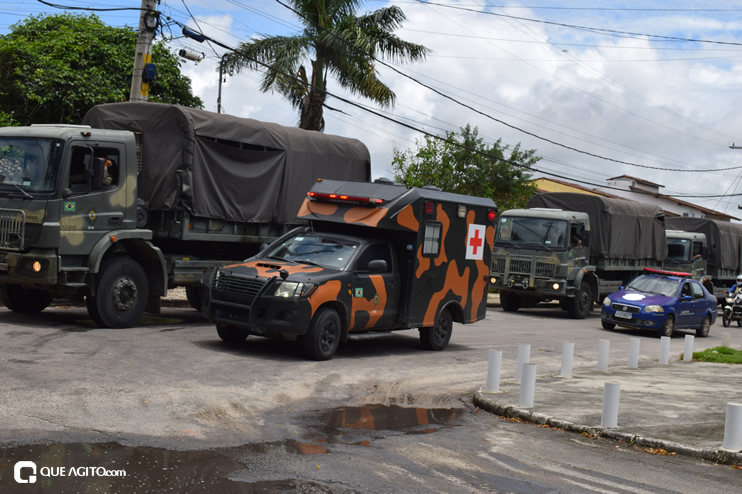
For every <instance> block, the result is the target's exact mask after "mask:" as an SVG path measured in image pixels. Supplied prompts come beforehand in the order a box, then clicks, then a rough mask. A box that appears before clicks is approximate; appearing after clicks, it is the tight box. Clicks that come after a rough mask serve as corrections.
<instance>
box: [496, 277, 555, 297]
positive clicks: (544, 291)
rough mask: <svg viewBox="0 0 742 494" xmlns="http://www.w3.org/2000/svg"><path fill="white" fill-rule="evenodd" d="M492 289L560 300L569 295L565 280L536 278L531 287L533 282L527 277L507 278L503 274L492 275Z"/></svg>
mask: <svg viewBox="0 0 742 494" xmlns="http://www.w3.org/2000/svg"><path fill="white" fill-rule="evenodd" d="M490 287H491V288H494V289H496V290H500V291H506V292H512V293H518V294H520V295H524V296H538V297H544V298H558V297H566V296H568V295H569V293H568V287H567V282H566V280H563V279H553V278H536V279H535V280H533V286H531V281H530V279H529V278H528V277H527V276H510V277H505V276H503V275H502V274H496V273H492V274H491V275H490Z"/></svg>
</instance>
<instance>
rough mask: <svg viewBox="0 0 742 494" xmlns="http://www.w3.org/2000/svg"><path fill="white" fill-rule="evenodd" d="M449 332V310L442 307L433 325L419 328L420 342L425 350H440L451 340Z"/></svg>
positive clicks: (450, 321)
mask: <svg viewBox="0 0 742 494" xmlns="http://www.w3.org/2000/svg"><path fill="white" fill-rule="evenodd" d="M516 296H517V295H516ZM519 298H520V297H519ZM451 333H453V319H452V318H451V312H450V311H449V310H448V309H443V310H442V311H441V312H440V314H438V318H437V319H436V320H435V326H430V327H425V328H420V343H421V344H422V347H423V348H424V349H425V350H432V351H435V352H440V351H441V350H443V349H444V348H446V346H447V345H448V342H449V341H451Z"/></svg>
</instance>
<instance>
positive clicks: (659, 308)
mask: <svg viewBox="0 0 742 494" xmlns="http://www.w3.org/2000/svg"><path fill="white" fill-rule="evenodd" d="M644 312H648V313H653V312H665V308H664V307H662V306H661V305H648V306H646V307H644Z"/></svg>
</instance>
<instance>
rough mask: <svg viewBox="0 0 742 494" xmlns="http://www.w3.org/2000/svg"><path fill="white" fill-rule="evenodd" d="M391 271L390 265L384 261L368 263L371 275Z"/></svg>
mask: <svg viewBox="0 0 742 494" xmlns="http://www.w3.org/2000/svg"><path fill="white" fill-rule="evenodd" d="M388 269H389V265H388V264H387V262H386V261H385V260H384V259H374V260H373V261H371V262H369V263H368V272H369V273H385V272H386V271H387V270H388Z"/></svg>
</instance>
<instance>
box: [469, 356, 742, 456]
mask: <svg viewBox="0 0 742 494" xmlns="http://www.w3.org/2000/svg"><path fill="white" fill-rule="evenodd" d="M606 382H617V383H619V384H620V395H619V407H618V427H616V428H610V429H609V428H603V427H601V426H600V424H601V418H602V410H603V393H604V388H605V383H606ZM519 400H520V384H518V383H516V382H514V381H511V382H501V383H500V391H499V392H497V393H487V392H485V391H483V390H480V391H478V392H477V393H475V396H474V404H475V405H477V406H478V407H480V408H482V409H484V410H487V411H490V412H492V413H495V414H497V415H501V416H504V417H514V418H519V419H521V420H524V421H529V422H534V423H538V424H546V425H548V426H551V427H555V428H559V429H565V430H568V431H572V432H577V433H586V434H590V435H594V436H599V437H607V438H611V439H615V440H621V441H624V442H627V443H629V444H636V445H637V446H640V447H645V448H654V449H660V448H661V449H664V450H666V451H668V452H675V453H678V454H686V455H691V456H695V457H699V458H703V459H705V460H708V461H714V462H717V463H725V464H732V465H742V454H741V453H740V452H739V451H737V452H732V451H726V450H723V449H722V447H721V446H722V444H723V442H724V429H725V419H726V407H727V403H742V366H740V365H730V364H714V363H706V362H683V361H677V360H676V361H671V362H670V364H668V365H660V364H658V363H646V362H643V363H640V365H639V368H638V369H631V368H628V367H625V368H620V367H617V368H609V369H608V372H599V371H597V370H590V369H578V370H575V371H574V372H573V376H572V377H560V376H553V375H550V376H537V378H536V385H535V392H534V400H533V404H534V406H533V407H530V408H520V407H519Z"/></svg>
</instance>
